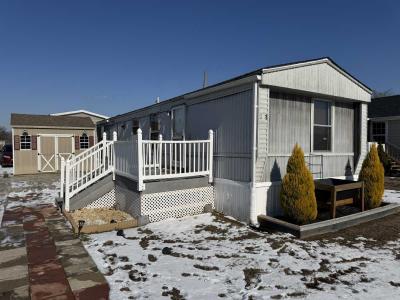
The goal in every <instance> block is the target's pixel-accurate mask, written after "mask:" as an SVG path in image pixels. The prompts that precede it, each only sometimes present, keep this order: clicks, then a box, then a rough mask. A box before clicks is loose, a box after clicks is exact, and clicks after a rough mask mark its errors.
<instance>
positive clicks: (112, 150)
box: [110, 131, 117, 180]
mask: <svg viewBox="0 0 400 300" xmlns="http://www.w3.org/2000/svg"><path fill="white" fill-rule="evenodd" d="M116 141H117V132H116V131H114V132H113V143H112V144H111V146H110V147H111V148H110V152H111V155H112V174H113V180H115V142H116Z"/></svg>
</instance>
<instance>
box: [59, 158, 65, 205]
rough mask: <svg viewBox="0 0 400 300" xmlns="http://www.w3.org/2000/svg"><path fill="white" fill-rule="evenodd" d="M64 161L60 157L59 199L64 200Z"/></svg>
mask: <svg viewBox="0 0 400 300" xmlns="http://www.w3.org/2000/svg"><path fill="white" fill-rule="evenodd" d="M64 181H65V159H64V157H62V156H61V178H60V198H64V183H65V182H64Z"/></svg>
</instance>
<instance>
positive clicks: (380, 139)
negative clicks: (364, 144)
mask: <svg viewBox="0 0 400 300" xmlns="http://www.w3.org/2000/svg"><path fill="white" fill-rule="evenodd" d="M372 140H373V141H374V142H377V143H378V144H385V143H386V140H385V136H384V135H374V136H372Z"/></svg>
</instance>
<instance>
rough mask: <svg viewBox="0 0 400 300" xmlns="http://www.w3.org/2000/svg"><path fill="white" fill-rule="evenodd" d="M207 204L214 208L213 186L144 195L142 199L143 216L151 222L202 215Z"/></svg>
mask: <svg viewBox="0 0 400 300" xmlns="http://www.w3.org/2000/svg"><path fill="white" fill-rule="evenodd" d="M207 204H211V205H212V207H213V208H214V193H213V187H212V186H208V187H201V188H193V189H186V190H178V191H168V192H162V193H153V194H144V195H142V199H141V208H142V210H141V215H142V216H146V215H147V216H149V220H150V222H157V221H161V220H164V219H168V218H180V217H184V216H189V215H196V214H201V213H203V211H204V206H205V205H207Z"/></svg>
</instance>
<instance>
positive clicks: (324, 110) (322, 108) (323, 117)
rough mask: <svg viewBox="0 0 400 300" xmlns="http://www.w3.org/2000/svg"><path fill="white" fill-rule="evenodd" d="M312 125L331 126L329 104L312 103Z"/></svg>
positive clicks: (321, 102)
mask: <svg viewBox="0 0 400 300" xmlns="http://www.w3.org/2000/svg"><path fill="white" fill-rule="evenodd" d="M314 124H319V125H331V104H330V102H326V101H314Z"/></svg>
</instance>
